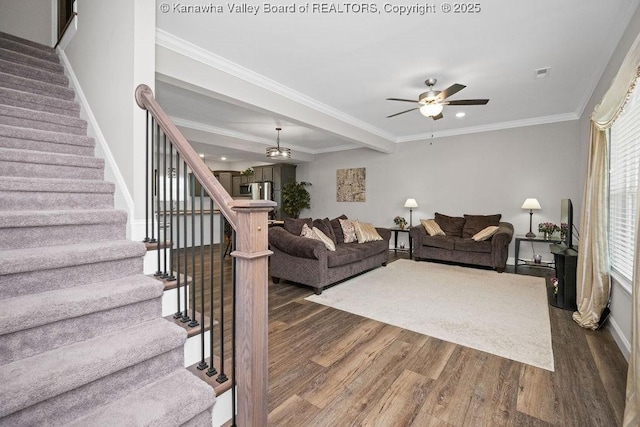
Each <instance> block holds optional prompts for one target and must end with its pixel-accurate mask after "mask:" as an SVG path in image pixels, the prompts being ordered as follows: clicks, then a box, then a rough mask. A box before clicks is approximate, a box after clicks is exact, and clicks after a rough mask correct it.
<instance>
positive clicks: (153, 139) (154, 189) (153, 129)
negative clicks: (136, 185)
mask: <svg viewBox="0 0 640 427" xmlns="http://www.w3.org/2000/svg"><path fill="white" fill-rule="evenodd" d="M155 123H156V121H155V119H154V118H153V117H152V118H151V147H150V153H149V154H150V157H151V171H150V172H151V173H152V174H153V176H152V177H151V215H149V216H148V217H147V218H150V219H151V227H150V228H151V238H150V239H149V243H156V238H155V227H156V225H155V217H156V214H155V212H154V206H155V205H154V203H153V198H154V197H157V192H158V181H157V172H156V166H155V165H154V150H155V147H156V144H155V143H156V124H155Z"/></svg>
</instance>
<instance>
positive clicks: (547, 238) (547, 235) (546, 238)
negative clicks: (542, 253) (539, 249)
mask: <svg viewBox="0 0 640 427" xmlns="http://www.w3.org/2000/svg"><path fill="white" fill-rule="evenodd" d="M544 240H549V233H547V232H546V231H545V232H544Z"/></svg>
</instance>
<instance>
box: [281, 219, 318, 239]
mask: <svg viewBox="0 0 640 427" xmlns="http://www.w3.org/2000/svg"><path fill="white" fill-rule="evenodd" d="M303 224H307V225H308V226H309V228H311V227H313V220H312V219H311V218H285V219H284V229H285V230H287V231H288V232H289V233H291V234H295V235H296V236H299V235H300V233H301V232H302V225H303Z"/></svg>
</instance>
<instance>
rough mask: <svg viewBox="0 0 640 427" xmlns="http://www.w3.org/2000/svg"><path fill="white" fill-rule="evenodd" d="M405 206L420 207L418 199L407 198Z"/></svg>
mask: <svg viewBox="0 0 640 427" xmlns="http://www.w3.org/2000/svg"><path fill="white" fill-rule="evenodd" d="M404 207H405V208H417V207H418V202H416V199H407V201H406V202H404Z"/></svg>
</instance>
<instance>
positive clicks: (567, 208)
mask: <svg viewBox="0 0 640 427" xmlns="http://www.w3.org/2000/svg"><path fill="white" fill-rule="evenodd" d="M564 224H566V227H567V234H566V235H565V237H564V244H565V245H567V248H571V249H573V204H572V203H571V199H562V200H561V201H560V226H561V227H562V226H563V225H564Z"/></svg>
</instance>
